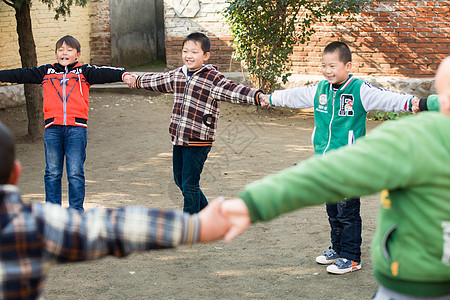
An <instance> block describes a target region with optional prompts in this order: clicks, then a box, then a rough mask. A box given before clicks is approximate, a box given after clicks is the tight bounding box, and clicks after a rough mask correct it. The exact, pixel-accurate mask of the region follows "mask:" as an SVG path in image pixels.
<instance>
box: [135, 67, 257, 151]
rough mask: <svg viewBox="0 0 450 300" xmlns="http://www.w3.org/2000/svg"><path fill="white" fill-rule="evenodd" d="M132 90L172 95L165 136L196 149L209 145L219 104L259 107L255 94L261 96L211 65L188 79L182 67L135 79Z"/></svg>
mask: <svg viewBox="0 0 450 300" xmlns="http://www.w3.org/2000/svg"><path fill="white" fill-rule="evenodd" d="M136 87H137V88H143V89H147V90H151V91H155V92H160V93H171V94H174V104H173V109H172V117H171V120H170V125H169V133H170V135H171V136H172V144H174V145H175V146H198V145H199V142H200V141H201V142H209V144H210V145H212V142H213V141H214V140H215V135H216V130H217V121H218V120H219V112H220V101H227V102H231V103H242V104H250V105H260V104H259V101H258V95H259V94H260V93H262V90H260V89H256V88H250V87H248V86H245V85H243V84H238V83H235V82H233V81H231V80H229V79H227V78H225V76H224V75H223V74H222V73H220V72H219V71H217V69H216V67H214V66H213V65H204V66H203V67H201V68H200V69H198V70H197V71H195V72H194V74H192V76H191V77H189V79H188V76H187V68H186V66H183V67H180V68H178V69H175V70H172V71H170V72H166V73H147V74H144V75H142V76H139V77H138V78H137V81H136ZM200 144H201V143H200Z"/></svg>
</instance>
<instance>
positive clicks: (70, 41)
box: [55, 35, 81, 53]
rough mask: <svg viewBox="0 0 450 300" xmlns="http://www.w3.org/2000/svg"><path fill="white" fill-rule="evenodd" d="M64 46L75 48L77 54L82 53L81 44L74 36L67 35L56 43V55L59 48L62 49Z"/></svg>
mask: <svg viewBox="0 0 450 300" xmlns="http://www.w3.org/2000/svg"><path fill="white" fill-rule="evenodd" d="M63 44H66V45H67V46H69V47H72V48H74V49H75V50H77V52H81V44H80V42H79V41H78V40H77V39H76V38H74V37H73V36H71V35H66V36H63V37H62V38H60V39H59V40H58V41H57V42H56V48H55V53H56V52H57V51H58V48H60V47H61V46H62V45H63Z"/></svg>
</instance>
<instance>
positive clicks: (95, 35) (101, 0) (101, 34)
mask: <svg viewBox="0 0 450 300" xmlns="http://www.w3.org/2000/svg"><path fill="white" fill-rule="evenodd" d="M90 6H91V7H90V17H91V35H90V47H91V64H93V65H99V66H107V65H111V31H110V18H109V0H93V1H90Z"/></svg>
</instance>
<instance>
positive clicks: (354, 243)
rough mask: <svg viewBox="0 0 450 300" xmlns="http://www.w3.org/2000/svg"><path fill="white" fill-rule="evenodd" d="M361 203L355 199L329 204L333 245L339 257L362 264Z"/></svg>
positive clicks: (329, 220)
mask: <svg viewBox="0 0 450 300" xmlns="http://www.w3.org/2000/svg"><path fill="white" fill-rule="evenodd" d="M360 208H361V201H360V199H359V198H353V199H350V200H348V201H346V202H340V203H337V204H327V214H328V222H329V223H330V226H331V244H332V248H333V250H334V251H336V252H337V253H338V254H339V257H341V258H346V259H349V260H353V261H356V262H361V243H362V238H361V226H362V221H361V216H360Z"/></svg>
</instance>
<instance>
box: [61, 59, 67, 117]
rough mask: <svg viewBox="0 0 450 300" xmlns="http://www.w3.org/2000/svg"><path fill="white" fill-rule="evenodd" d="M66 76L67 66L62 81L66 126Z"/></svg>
mask: <svg viewBox="0 0 450 300" xmlns="http://www.w3.org/2000/svg"><path fill="white" fill-rule="evenodd" d="M66 74H67V66H65V67H64V75H63V79H62V80H63V81H62V85H63V117H64V122H63V124H64V126H66V125H67V115H66V113H67V112H66V102H67V99H66Z"/></svg>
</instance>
